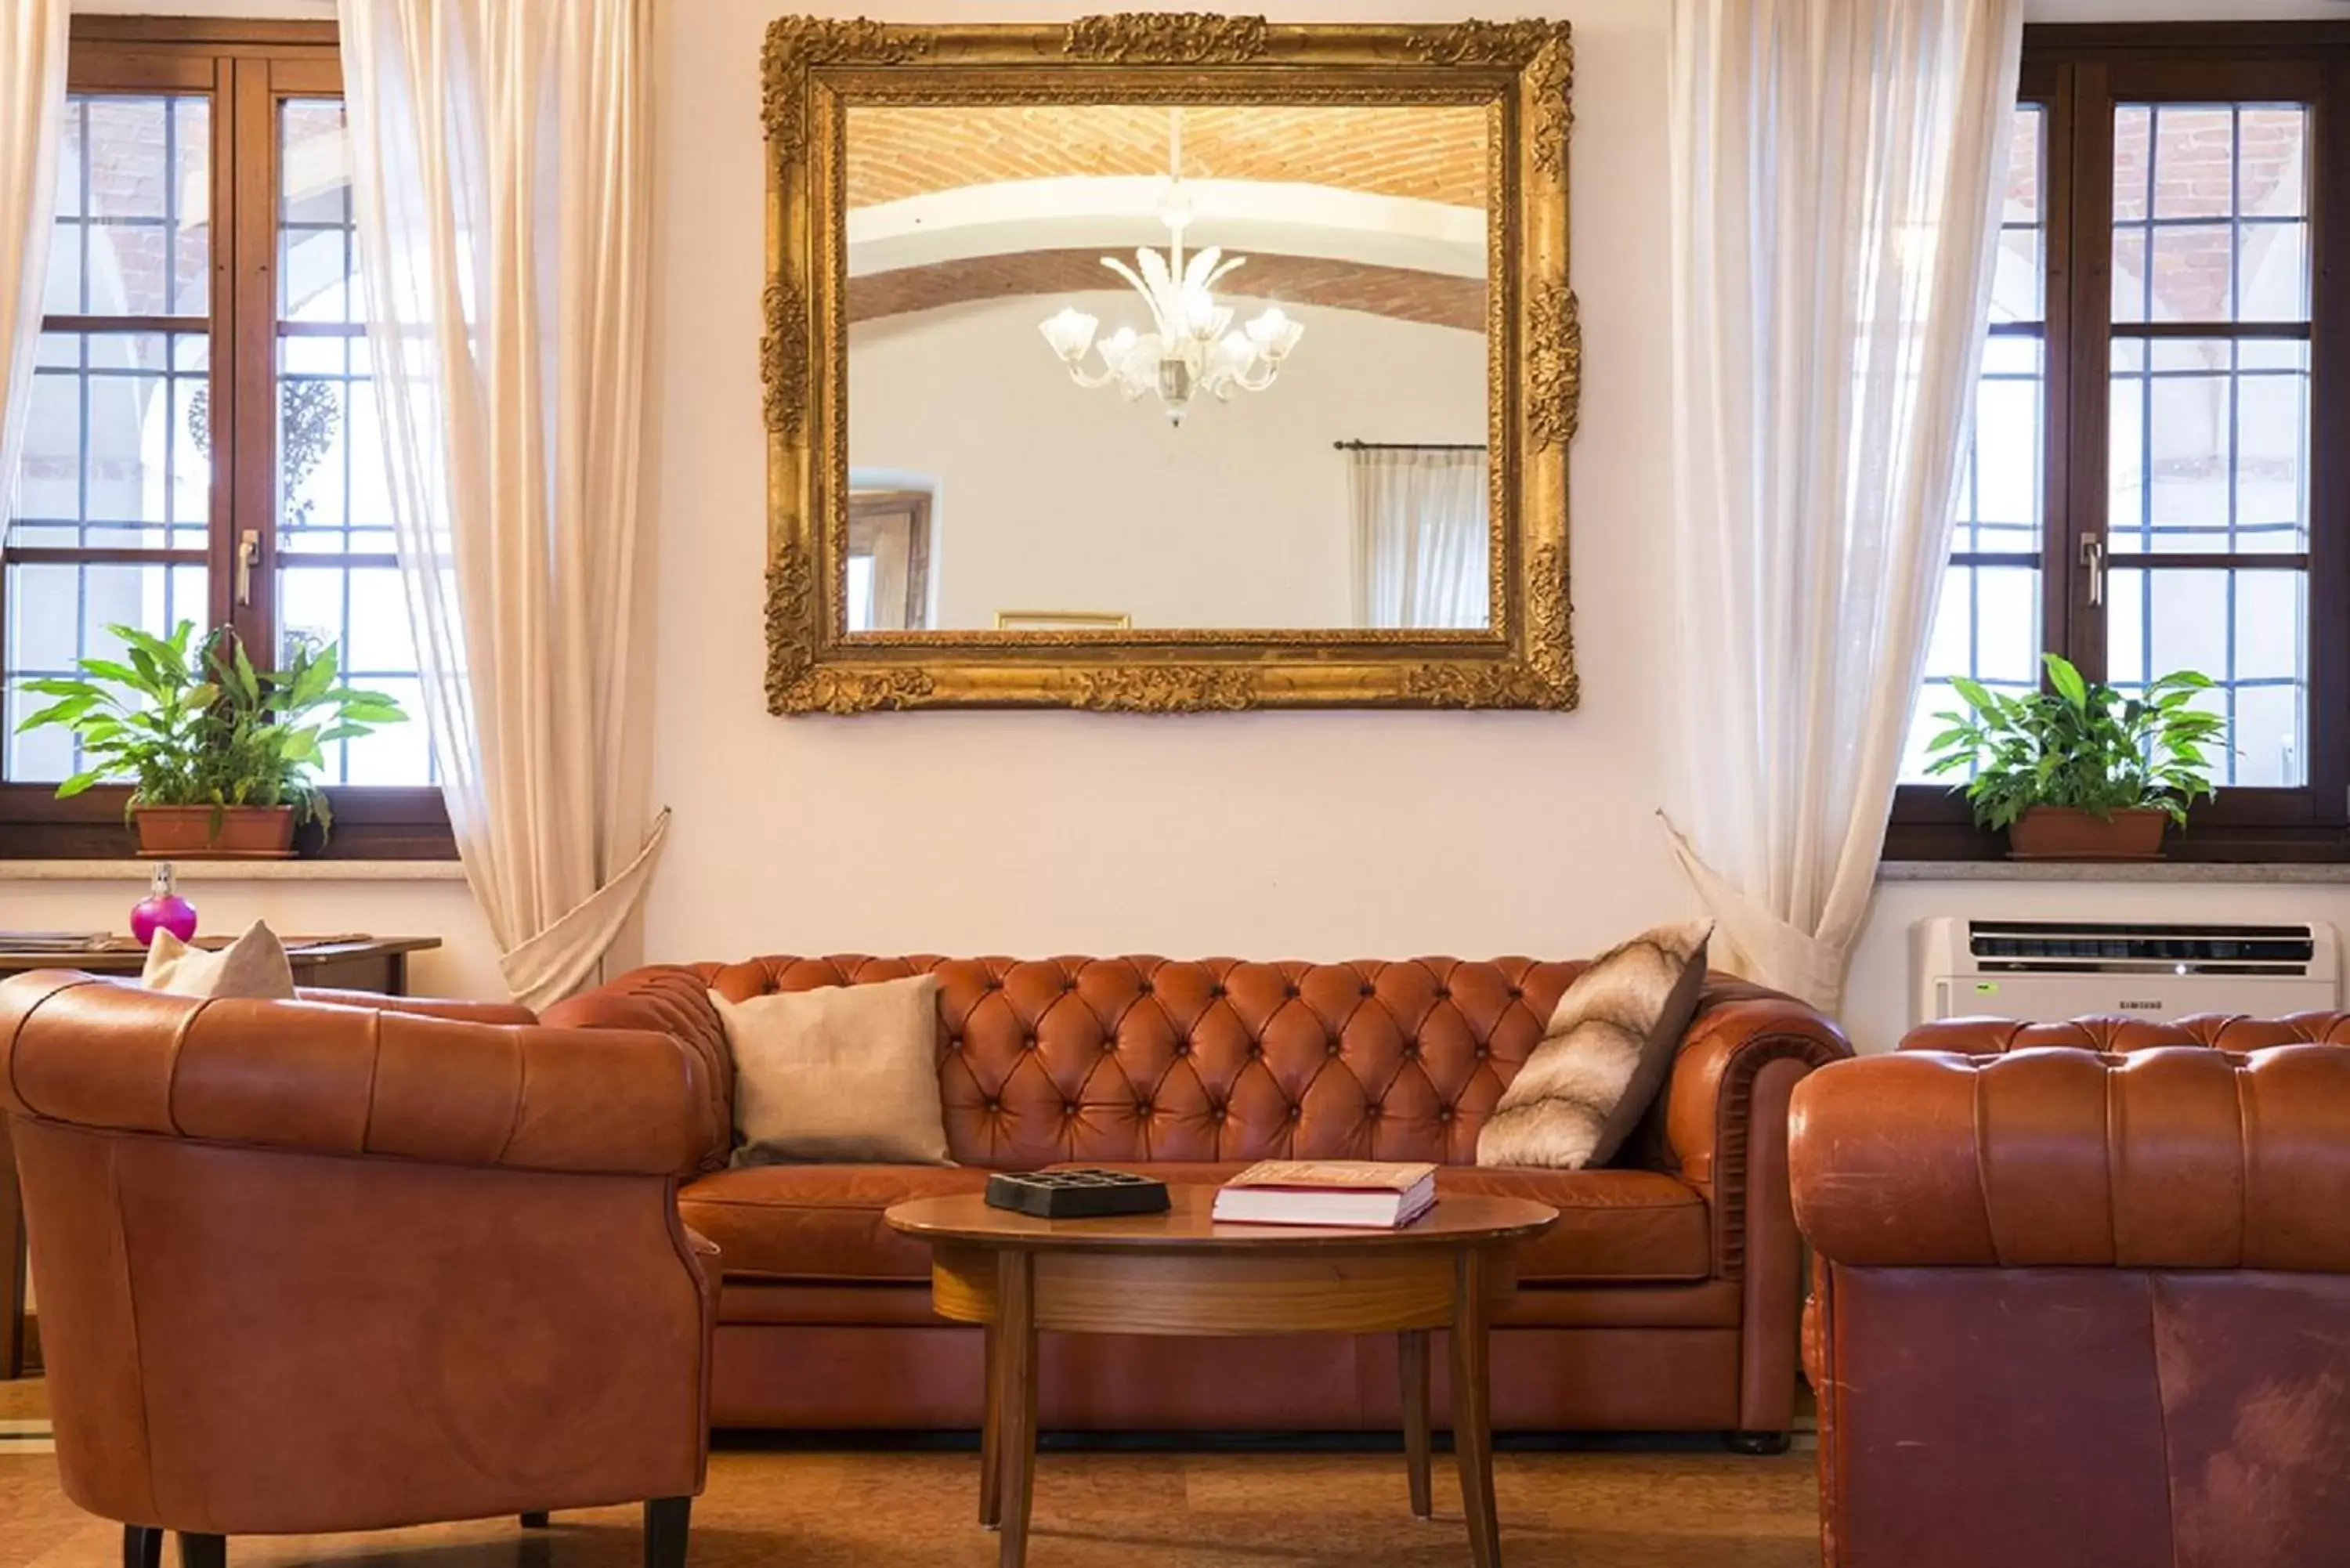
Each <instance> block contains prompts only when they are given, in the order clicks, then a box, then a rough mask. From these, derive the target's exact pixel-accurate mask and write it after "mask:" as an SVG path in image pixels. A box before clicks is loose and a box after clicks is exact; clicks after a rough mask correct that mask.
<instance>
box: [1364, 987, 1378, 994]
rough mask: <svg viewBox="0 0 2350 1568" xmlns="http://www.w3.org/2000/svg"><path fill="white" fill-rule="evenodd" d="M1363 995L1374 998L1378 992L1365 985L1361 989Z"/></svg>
mask: <svg viewBox="0 0 2350 1568" xmlns="http://www.w3.org/2000/svg"><path fill="white" fill-rule="evenodd" d="M1363 994H1364V995H1365V996H1376V995H1377V994H1378V991H1377V989H1376V988H1375V987H1372V986H1365V987H1363Z"/></svg>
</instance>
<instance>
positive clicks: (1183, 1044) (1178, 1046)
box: [1175, 1040, 1191, 1056]
mask: <svg viewBox="0 0 2350 1568" xmlns="http://www.w3.org/2000/svg"><path fill="white" fill-rule="evenodd" d="M1175 1054H1177V1055H1178V1056H1189V1055H1190V1054H1191V1042H1190V1041H1189V1040H1178V1041H1177V1042H1175Z"/></svg>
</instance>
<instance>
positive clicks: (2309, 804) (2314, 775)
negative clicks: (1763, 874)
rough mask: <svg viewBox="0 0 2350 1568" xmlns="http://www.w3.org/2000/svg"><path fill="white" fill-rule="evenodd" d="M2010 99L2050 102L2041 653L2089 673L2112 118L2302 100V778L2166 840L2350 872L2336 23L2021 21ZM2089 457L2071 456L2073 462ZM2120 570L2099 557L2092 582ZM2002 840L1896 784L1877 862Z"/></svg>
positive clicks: (1952, 798) (2345, 62) (2101, 525)
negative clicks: (2132, 106) (2306, 139)
mask: <svg viewBox="0 0 2350 1568" xmlns="http://www.w3.org/2000/svg"><path fill="white" fill-rule="evenodd" d="M2023 39H2024V42H2023V74H2022V82H2021V84H2020V90H2019V93H2018V98H2019V99H2020V100H2021V101H2023V102H2034V103H2039V104H2041V105H2043V106H2044V108H2045V109H2046V111H2047V115H2048V119H2047V120H2046V122H2045V123H2046V128H2047V140H2046V152H2045V157H2046V160H2047V169H2046V192H2045V202H2046V213H2047V228H2046V234H2047V247H2048V249H2047V269H2048V270H2047V295H2048V306H2047V310H2048V324H2047V344H2048V348H2047V359H2046V368H2047V378H2048V380H2047V393H2046V410H2047V412H2046V429H2045V441H2046V447H2045V464H2044V467H2045V470H2046V482H2047V491H2046V496H2045V501H2044V504H2043V529H2042V540H2041V562H2040V570H2041V611H2042V639H2041V646H2042V647H2043V648H2046V649H2053V650H2055V651H2058V652H2062V653H2064V654H2065V655H2066V656H2067V657H2069V658H2072V659H2074V661H2075V662H2076V663H2079V664H2080V665H2081V666H2082V668H2083V670H2085V672H2087V673H2089V674H2091V675H2092V676H2093V677H2094V676H2096V675H2098V674H2101V673H2102V672H2103V670H2105V667H2106V618H2105V610H2104V607H2103V605H2102V604H2101V603H2093V602H2092V595H2091V593H2090V587H2091V580H2092V579H2091V574H2090V572H2089V570H2088V569H2086V568H2085V567H2084V566H2082V565H2081V563H2080V561H2079V558H2078V556H2077V554H2076V552H2075V549H2074V541H2075V540H2077V539H2078V538H2080V537H2081V536H2082V535H2084V534H2085V533H2094V534H2096V535H2100V536H2103V535H2105V534H2106V521H2107V519H2106V505H2107V495H2108V476H2107V462H2106V452H2107V429H2108V427H2107V422H2106V420H2107V412H2108V409H2109V407H2110V381H2109V360H2110V356H2111V352H2112V348H2111V345H2112V341H2113V337H2114V332H2113V325H2114V324H2113V322H2112V288H2113V284H2112V275H2111V266H2112V248H2113V210H2114V202H2113V194H2114V193H2113V113H2112V109H2113V105H2114V104H2115V103H2116V102H2132V103H2143V102H2156V103H2160V102H2164V101H2177V102H2209V101H2212V100H2215V99H2237V100H2255V99H2278V100H2283V99H2293V100H2300V101H2306V102H2308V103H2309V104H2310V105H2311V106H2312V107H2311V120H2310V138H2311V142H2310V151H2311V161H2312V163H2313V165H2314V168H2315V170H2316V171H2317V177H2316V178H2314V179H2313V180H2312V181H2311V182H2310V192H2309V202H2310V214H2309V215H2310V244H2311V257H2310V268H2311V299H2310V312H2311V325H2310V330H2309V341H2310V394H2309V396H2310V427H2309V428H2310V447H2309V456H2308V462H2309V496H2310V500H2309V506H2310V536H2309V561H2308V605H2309V639H2310V641H2309V650H2308V657H2309V758H2308V783H2307V784H2303V785H2302V786H2301V787H2299V788H2292V789H2283V788H2256V787H2252V786H2239V787H2235V788H2223V789H2222V790H2221V791H2220V795H2219V798H2218V799H2217V800H2215V801H2212V802H2210V803H2208V804H2205V805H2199V806H2197V807H2196V808H2195V809H2194V811H2193V813H2192V820H2191V822H2190V824H2189V830H2188V831H2187V832H2186V833H2184V834H2182V835H2179V836H2176V837H2175V838H2174V839H2173V841H2172V842H2171V844H2170V845H2169V846H2168V854H2169V856H2170V857H2171V858H2173V859H2177V860H2203V861H2234V862H2294V861H2341V860H2350V265H2340V266H2338V265H2334V263H2335V260H2336V258H2338V257H2343V256H2350V186H2345V184H2344V180H2343V176H2344V174H2345V172H2350V26H2345V25H2344V24H2340V23H2334V22H2278V23H2235V24H2200V23H2181V24H2174V25H2158V26H2032V27H2026V28H2025V29H2024V33H2023ZM2078 456H2085V461H2077V462H2076V461H2074V458H2075V457H2078ZM2129 565H2131V559H2130V558H2129V557H2119V558H2114V557H2109V558H2108V559H2107V561H2106V569H2107V570H2108V571H2111V570H2113V569H2115V568H2117V567H2126V566H2129ZM2006 853H2007V844H2006V838H2005V836H2004V835H2002V834H1998V833H1992V832H1988V831H1985V830H1983V829H1981V828H1978V827H1976V826H1974V822H1973V817H1972V814H1971V812H1970V809H1969V807H1968V805H1967V802H1966V801H1965V799H1964V798H1963V797H1962V796H1960V795H1959V794H1954V793H1953V792H1951V791H1950V790H1949V789H1947V788H1945V787H1944V786H1942V785H1939V784H1903V785H1901V786H1900V788H1899V789H1898V791H1897V792H1896V794H1895V801H1894V806H1893V814H1892V819H1891V821H1890V823H1889V825H1888V826H1887V833H1886V841H1885V858H1887V859H1888V860H1995V859H2001V858H2003V857H2005V855H2006Z"/></svg>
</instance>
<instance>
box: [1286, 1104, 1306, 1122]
mask: <svg viewBox="0 0 2350 1568" xmlns="http://www.w3.org/2000/svg"><path fill="white" fill-rule="evenodd" d="M1304 1115H1305V1106H1290V1107H1289V1119H1290V1120H1291V1121H1295V1120H1296V1119H1297V1118H1298V1117H1300V1116H1304Z"/></svg>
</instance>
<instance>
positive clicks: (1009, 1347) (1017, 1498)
mask: <svg viewBox="0 0 2350 1568" xmlns="http://www.w3.org/2000/svg"><path fill="white" fill-rule="evenodd" d="M995 1310H996V1318H995V1334H996V1345H995V1359H996V1367H997V1370H998V1372H999V1373H1000V1374H1001V1376H999V1378H998V1380H997V1383H996V1395H995V1400H996V1420H997V1425H998V1431H997V1435H996V1452H997V1456H998V1458H997V1462H998V1463H999V1464H1000V1465H1001V1466H1002V1467H1003V1480H1002V1482H1001V1483H1000V1484H1001V1485H1002V1488H1003V1492H1002V1497H1001V1506H1002V1510H1003V1526H1002V1528H1003V1538H1002V1540H1001V1541H1000V1542H998V1544H997V1550H996V1558H995V1560H996V1563H998V1565H999V1568H1023V1565H1024V1563H1026V1562H1027V1560H1028V1504H1029V1500H1030V1497H1031V1496H1032V1494H1033V1491H1034V1488H1035V1477H1036V1272H1035V1254H1034V1253H1032V1252H1031V1251H1028V1249H1026V1248H1024V1247H1006V1248H1003V1249H1002V1250H1001V1251H998V1252H997V1253H996V1274H995Z"/></svg>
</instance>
